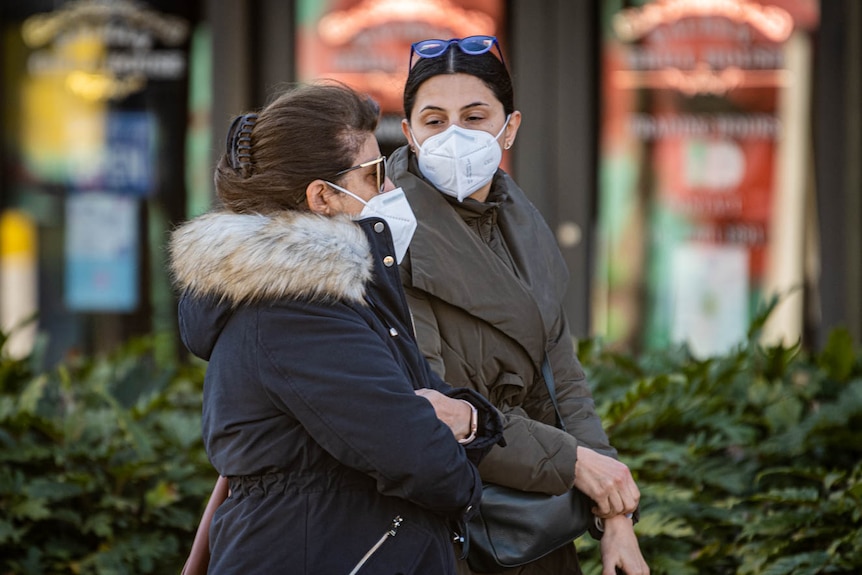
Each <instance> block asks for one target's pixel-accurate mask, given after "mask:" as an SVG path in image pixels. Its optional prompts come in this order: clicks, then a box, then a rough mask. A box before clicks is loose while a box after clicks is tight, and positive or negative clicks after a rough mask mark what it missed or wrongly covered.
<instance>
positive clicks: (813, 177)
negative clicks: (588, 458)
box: [0, 0, 862, 363]
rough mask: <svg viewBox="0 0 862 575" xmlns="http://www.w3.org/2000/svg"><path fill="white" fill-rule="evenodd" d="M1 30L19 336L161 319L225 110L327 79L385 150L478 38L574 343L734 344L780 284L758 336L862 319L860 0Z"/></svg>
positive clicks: (49, 15)
mask: <svg viewBox="0 0 862 575" xmlns="http://www.w3.org/2000/svg"><path fill="white" fill-rule="evenodd" d="M0 34H2V60H0V67H2V74H0V78H2V80H0V82H2V93H3V99H2V103H0V107H2V115H0V121H2V124H0V132H2V135H3V144H2V149H0V154H2V156H0V160H2V167H3V169H2V175H0V326H2V328H3V329H4V330H8V329H10V328H12V326H15V325H18V324H20V323H21V322H22V321H24V320H26V319H27V318H28V317H31V316H34V317H35V318H36V319H35V323H33V324H30V325H29V327H28V328H26V329H19V330H15V331H14V332H13V340H12V341H11V342H10V346H9V350H10V351H12V352H13V353H24V352H26V351H27V350H29V349H30V348H31V347H32V346H33V345H40V346H44V353H45V359H46V361H47V362H49V363H55V362H57V361H59V360H61V359H62V358H63V357H65V356H67V355H69V354H74V353H89V352H94V351H104V350H110V349H111V348H112V347H114V346H116V345H117V343H119V342H121V341H124V340H126V339H128V338H131V337H134V336H136V335H140V334H147V333H153V332H158V333H166V334H175V333H176V328H175V321H176V320H175V310H176V301H175V294H173V293H172V291H171V287H170V278H169V277H168V274H167V271H166V269H165V252H164V246H165V242H166V239H167V236H168V233H169V231H170V229H171V228H172V227H173V226H174V225H176V224H177V223H178V222H180V221H182V220H185V219H187V218H188V217H191V216H194V215H197V214H199V213H201V212H203V211H205V210H207V209H209V208H210V207H211V206H212V202H213V192H212V183H211V182H212V166H213V165H214V162H215V160H216V158H217V156H218V154H219V153H220V151H221V150H222V149H223V145H222V142H223V138H224V134H225V131H226V129H227V126H228V123H229V121H230V119H231V117H232V116H233V115H235V114H236V113H238V112H241V111H245V110H250V109H254V108H258V107H260V106H262V105H264V104H265V103H266V102H267V101H268V99H269V98H270V97H271V96H272V95H273V94H274V93H275V92H277V91H278V90H280V89H281V88H283V87H284V86H286V85H289V84H290V83H293V82H303V81H309V80H312V79H315V78H336V79H339V80H341V81H344V82H347V83H348V84H351V85H353V86H355V87H356V88H358V89H361V90H364V91H367V92H369V93H371V94H372V95H373V96H374V97H375V98H376V99H377V100H378V101H379V102H380V103H381V107H382V111H383V118H382V122H381V125H380V128H379V131H378V138H379V140H380V143H381V148H382V149H383V150H384V153H388V152H391V151H392V150H394V149H395V148H396V147H397V146H399V145H401V144H402V143H403V139H402V135H401V131H400V128H399V123H400V120H401V117H402V111H401V88H402V86H403V83H404V79H405V77H406V73H407V66H408V57H409V51H410V44H411V42H414V41H416V40H420V39H424V38H444V39H445V38H453V37H463V36H468V35H471V34H495V35H497V36H498V37H499V38H500V39H501V43H502V46H503V50H504V53H505V58H506V63H507V64H508V65H509V67H510V69H511V71H512V74H513V78H514V81H515V96H516V106H517V107H518V108H519V109H520V110H521V111H522V113H523V114H524V123H523V125H522V128H521V132H520V134H519V138H518V142H517V143H516V145H515V146H514V147H513V148H512V150H510V151H508V152H506V156H505V158H504V162H505V167H506V169H507V170H509V171H510V172H511V173H512V174H513V175H514V177H515V178H516V180H518V181H519V183H520V184H521V185H522V187H523V188H524V189H525V190H526V191H527V193H528V194H529V195H530V197H531V199H532V200H533V202H534V203H535V204H536V206H537V207H538V208H539V209H540V211H541V212H542V213H543V215H544V216H545V218H546V219H547V220H548V222H549V224H550V225H551V227H552V229H554V230H555V231H556V233H557V237H558V240H559V243H560V246H561V249H562V250H563V254H564V256H565V258H566V261H567V264H568V265H569V268H570V272H571V284H570V289H569V292H568V295H567V299H566V304H565V305H566V308H567V312H568V314H569V317H570V319H571V323H572V325H573V328H574V332H575V335H576V336H579V337H583V336H593V335H596V336H601V337H603V338H604V339H605V341H607V342H608V343H610V344H613V345H619V346H624V347H628V348H634V349H643V348H656V347H662V346H666V345H668V344H670V343H674V342H680V341H685V342H688V343H689V344H690V345H691V347H692V349H693V350H694V351H695V353H698V354H700V355H709V354H714V353H722V352H723V351H726V350H727V349H728V348H729V347H731V346H733V345H736V344H737V343H738V342H739V341H741V340H742V339H743V338H744V336H745V332H746V329H747V327H748V325H749V322H750V320H751V318H752V317H753V315H754V314H755V312H756V310H757V309H758V306H760V305H761V304H762V303H763V301H764V300H766V299H768V298H769V297H770V296H771V295H772V294H776V293H778V294H782V295H783V299H782V302H781V304H780V305H779V308H778V309H777V310H776V313H775V314H774V316H773V318H772V319H771V321H770V323H769V324H768V325H767V329H766V330H765V334H764V337H767V338H770V339H782V340H785V341H789V342H792V341H796V340H799V339H801V340H802V341H803V343H804V344H805V345H807V346H810V347H818V346H819V345H820V344H821V343H822V341H823V338H824V337H825V336H826V334H827V333H828V332H829V330H831V329H832V328H833V327H836V326H844V327H847V328H848V329H849V330H850V332H851V334H852V335H853V336H854V337H855V338H856V340H857V341H858V340H859V339H862V257H860V256H859V252H860V248H862V232H860V230H862V200H860V197H862V174H860V169H862V168H860V166H862V161H860V160H862V126H860V110H862V89H860V79H862V64H860V61H862V41H860V38H862V5H860V3H859V2H857V1H856V0H822V2H821V1H819V0H637V1H635V0H629V1H625V0H579V1H577V2H571V1H567V0H557V1H550V0H508V1H507V0H460V1H456V0H185V1H182V0H177V1H170V2H169V1H167V0H164V1H161V0H68V1H62V0H54V1H48V0H28V1H24V0H20V1H16V0H5V1H4V2H3V3H2V4H0ZM488 297H493V294H488ZM169 345H172V346H174V347H175V349H176V350H179V349H180V346H179V343H178V341H176V338H175V337H174V340H173V342H172V343H171V344H169Z"/></svg>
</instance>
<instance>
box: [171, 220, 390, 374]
mask: <svg viewBox="0 0 862 575" xmlns="http://www.w3.org/2000/svg"><path fill="white" fill-rule="evenodd" d="M169 253H170V266H171V273H172V275H173V280H174V285H175V286H176V288H177V290H178V291H179V292H180V293H181V300H180V314H179V315H180V331H181V334H182V337H183V340H184V342H185V343H186V345H187V346H188V348H189V350H190V351H192V353H194V354H195V355H198V356H199V357H202V358H204V359H208V357H209V354H210V352H211V351H212V346H213V345H214V344H215V340H216V339H217V338H218V334H219V332H220V331H221V327H222V326H223V325H224V323H225V322H226V321H227V320H228V319H229V317H230V314H231V312H232V310H233V309H235V308H236V307H237V306H239V305H244V304H254V303H266V302H274V301H278V300H283V299H307V300H310V301H311V300H328V301H348V302H363V301H364V297H365V291H366V284H367V283H368V282H369V281H370V279H371V277H372V272H373V258H372V254H371V248H370V245H369V242H368V238H367V237H366V235H365V233H364V232H363V231H362V228H361V227H360V226H358V225H357V224H356V222H355V221H353V220H352V219H351V218H350V217H348V216H336V217H326V216H321V215H317V214H313V213H310V212H298V211H285V212H280V213H278V214H275V215H259V214H235V213H231V212H212V213H209V214H205V215H203V216H200V217H198V218H195V219H193V220H191V221H189V222H186V223H185V224H182V225H181V226H179V227H178V228H177V229H176V230H175V231H174V232H173V233H172V235H171V240H170V244H169Z"/></svg>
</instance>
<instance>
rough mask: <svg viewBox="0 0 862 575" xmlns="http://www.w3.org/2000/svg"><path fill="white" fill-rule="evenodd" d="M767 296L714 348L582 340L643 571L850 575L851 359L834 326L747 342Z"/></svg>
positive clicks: (855, 533) (854, 456)
mask: <svg viewBox="0 0 862 575" xmlns="http://www.w3.org/2000/svg"><path fill="white" fill-rule="evenodd" d="M775 303H776V302H775V301H773V302H772V304H771V306H769V307H768V308H767V309H766V310H765V311H764V313H763V315H762V316H761V317H759V318H758V319H757V320H756V321H755V323H754V325H753V326H752V329H751V332H750V334H749V341H748V342H747V343H746V344H745V345H742V346H740V347H739V348H737V349H736V350H734V351H733V352H731V353H728V354H726V355H724V356H722V357H714V358H709V359H696V358H694V357H692V356H691V355H690V354H689V353H688V351H687V350H686V348H685V347H677V348H672V349H668V350H665V351H662V352H652V353H649V354H646V355H643V356H641V357H630V356H626V355H623V354H619V353H613V352H610V351H605V350H603V349H602V348H601V346H600V345H599V344H598V343H597V342H596V341H586V342H583V343H582V344H581V345H580V354H581V358H582V359H583V361H584V364H585V368H586V370H587V372H588V376H589V378H590V380H591V382H592V385H593V389H594V395H595V397H596V399H597V402H598V405H599V411H600V413H601V416H602V419H603V421H604V423H605V426H606V428H607V431H608V434H609V435H610V437H611V440H612V442H613V443H614V445H615V446H616V447H617V448H618V450H619V451H620V456H621V459H623V461H625V462H626V463H627V464H629V466H630V468H631V469H632V472H633V474H634V475H635V479H636V480H637V482H638V486H639V487H640V489H641V521H640V523H639V524H638V525H637V527H636V532H637V533H638V539H639V542H640V546H641V550H642V551H643V553H644V556H645V558H646V559H647V562H648V563H649V564H650V568H651V571H652V573H653V574H654V575H658V574H674V575H681V574H682V575H685V574H719V573H720V574H737V575H755V574H761V575H784V574H795V575H813V574H817V573H824V574H825V573H846V574H851V573H852V574H858V573H862V357H860V355H859V353H858V351H856V352H854V349H853V343H852V341H851V338H850V337H849V335H848V334H847V332H846V331H844V330H836V331H835V332H833V333H832V334H831V336H830V338H829V340H828V343H827V344H826V345H825V346H824V349H823V350H822V351H820V352H819V353H814V354H812V353H807V352H805V351H804V350H802V349H801V348H800V346H799V345H795V346H783V345H775V346H762V345H758V344H757V343H756V342H757V336H758V330H759V328H760V327H761V326H762V325H763V322H764V321H765V319H766V317H767V316H768V314H769V312H770V311H771V309H772V307H774V305H775ZM578 548H579V550H581V552H580V555H581V558H582V563H583V565H584V571H585V573H587V574H590V575H592V574H597V573H601V567H600V557H599V553H598V552H597V550H596V548H597V544H596V543H595V542H593V541H591V539H590V538H589V537H584V538H582V539H581V540H579V541H578Z"/></svg>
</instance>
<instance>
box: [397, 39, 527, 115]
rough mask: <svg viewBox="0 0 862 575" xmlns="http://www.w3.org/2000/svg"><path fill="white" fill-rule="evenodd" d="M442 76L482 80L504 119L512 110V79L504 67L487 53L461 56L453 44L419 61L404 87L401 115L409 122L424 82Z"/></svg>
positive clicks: (513, 104) (513, 98)
mask: <svg viewBox="0 0 862 575" xmlns="http://www.w3.org/2000/svg"><path fill="white" fill-rule="evenodd" d="M442 74H469V75H470V76H475V77H476V78H479V79H480V80H482V82H484V83H485V85H486V86H488V88H489V89H490V90H491V91H492V92H493V93H494V96H495V97H496V98H497V99H498V100H499V101H500V103H502V104H503V111H504V112H505V113H506V115H507V116H508V115H509V114H511V113H512V112H514V111H515V95H514V91H513V90H512V78H511V77H510V76H509V71H508V70H507V69H506V66H505V64H503V62H501V61H500V60H499V59H498V58H497V56H495V55H494V54H492V53H491V52H485V53H484V54H476V55H471V54H465V53H464V52H462V51H461V49H460V48H458V46H456V45H454V44H453V45H452V46H450V47H449V49H448V50H447V51H446V52H444V53H443V54H441V55H440V56H435V57H434V58H419V60H418V61H417V62H416V64H415V65H414V66H413V68H412V69H411V70H410V73H409V74H407V82H406V83H405V84H404V116H405V117H406V118H407V121H408V122H409V121H410V114H411V112H413V106H414V105H415V103H416V93H417V92H418V91H419V88H420V87H421V86H422V84H423V83H425V81H426V80H429V79H430V78H433V77H434V76H440V75H442Z"/></svg>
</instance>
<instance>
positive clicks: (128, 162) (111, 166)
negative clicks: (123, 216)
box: [101, 111, 156, 197]
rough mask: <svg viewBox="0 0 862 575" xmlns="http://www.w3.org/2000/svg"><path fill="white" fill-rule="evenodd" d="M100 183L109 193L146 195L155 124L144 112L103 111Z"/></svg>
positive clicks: (153, 168) (151, 169)
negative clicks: (104, 114)
mask: <svg viewBox="0 0 862 575" xmlns="http://www.w3.org/2000/svg"><path fill="white" fill-rule="evenodd" d="M105 130H106V134H105V149H104V166H103V173H102V177H101V187H102V188H103V189H106V190H110V191H111V192H112V193H117V194H128V195H133V196H138V197H144V196H148V195H149V194H150V193H151V192H152V190H153V188H154V183H155V174H156V166H155V155H154V153H153V149H154V142H155V135H154V132H155V128H154V122H153V121H152V116H151V115H150V114H149V113H148V112H123V111H114V112H109V113H108V115H107V125H106V127H105Z"/></svg>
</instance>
